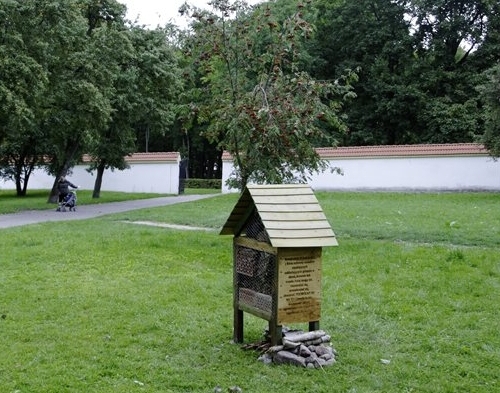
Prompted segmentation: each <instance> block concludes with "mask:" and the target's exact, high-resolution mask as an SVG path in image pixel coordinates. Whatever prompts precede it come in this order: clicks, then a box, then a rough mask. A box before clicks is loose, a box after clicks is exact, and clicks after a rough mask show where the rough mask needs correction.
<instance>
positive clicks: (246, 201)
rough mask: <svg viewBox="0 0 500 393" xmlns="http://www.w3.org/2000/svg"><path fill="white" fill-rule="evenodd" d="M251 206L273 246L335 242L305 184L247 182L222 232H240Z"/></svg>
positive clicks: (237, 234) (317, 245)
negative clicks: (257, 183)
mask: <svg viewBox="0 0 500 393" xmlns="http://www.w3.org/2000/svg"><path fill="white" fill-rule="evenodd" d="M254 210H256V211H257V213H258V215H259V217H260V218H261V220H262V223H263V225H264V228H265V230H266V232H267V235H268V237H269V240H270V243H271V245H272V246H273V247H323V246H336V245H338V243H337V240H336V238H335V234H334V233H333V230H332V228H331V227H330V224H329V223H328V220H327V219H326V216H325V214H324V213H323V210H322V209H321V206H320V205H319V203H318V200H317V199H316V196H315V195H314V192H313V190H312V189H311V187H309V186H308V185H307V184H273V185H248V186H247V187H246V188H245V190H244V191H243V193H242V194H241V197H240V199H239V200H238V202H237V203H236V205H235V207H234V208H233V211H232V212H231V214H230V216H229V218H228V219H227V221H226V223H225V224H224V226H223V228H222V230H221V232H220V234H221V235H236V236H239V235H240V232H241V231H242V229H243V228H244V226H245V224H246V222H247V220H248V219H249V217H250V216H251V215H252V213H253V212H254Z"/></svg>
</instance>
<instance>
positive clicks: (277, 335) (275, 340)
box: [269, 319, 283, 346]
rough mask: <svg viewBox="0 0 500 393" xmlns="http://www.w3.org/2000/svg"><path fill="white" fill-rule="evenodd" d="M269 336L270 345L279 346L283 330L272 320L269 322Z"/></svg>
mask: <svg viewBox="0 0 500 393" xmlns="http://www.w3.org/2000/svg"><path fill="white" fill-rule="evenodd" d="M269 334H270V336H271V345H273V346H274V345H281V341H282V338H283V329H282V327H281V325H277V324H276V322H275V321H273V320H272V319H271V320H270V321H269Z"/></svg>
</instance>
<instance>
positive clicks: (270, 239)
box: [220, 184, 338, 345]
mask: <svg viewBox="0 0 500 393" xmlns="http://www.w3.org/2000/svg"><path fill="white" fill-rule="evenodd" d="M220 234H221V235H233V236H234V238H233V260H234V266H233V283H234V294H233V297H234V301H233V307H234V333H233V335H234V337H233V338H234V341H235V342H237V343H241V342H243V313H244V312H247V313H250V314H252V315H255V316H257V317H260V318H263V319H265V320H267V321H268V322H269V335H270V341H271V344H272V345H277V344H279V343H281V338H282V326H283V325H285V324H290V323H303V322H306V323H309V330H310V331H312V330H318V329H319V320H320V316H321V254H322V247H323V246H337V245H338V243H337V240H336V238H335V234H334V233H333V230H332V228H331V227H330V224H329V223H328V221H327V219H326V217H325V214H324V213H323V210H322V209H321V207H320V205H319V203H318V200H317V199H316V196H315V195H314V192H313V190H312V189H311V188H310V187H309V186H308V185H306V184H280V185H248V186H247V187H246V188H245V190H244V191H243V193H242V194H241V196H240V198H239V200H238V202H237V203H236V205H235V207H234V208H233V211H232V212H231V214H230V216H229V218H228V219H227V222H226V223H225V224H224V226H223V228H222V230H221V232H220Z"/></svg>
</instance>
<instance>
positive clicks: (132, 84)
mask: <svg viewBox="0 0 500 393" xmlns="http://www.w3.org/2000/svg"><path fill="white" fill-rule="evenodd" d="M169 31H170V29H169V28H156V29H154V30H148V29H144V28H142V27H140V26H132V27H130V28H129V29H128V30H126V31H125V30H123V29H120V30H117V29H116V28H111V27H103V28H101V29H99V31H96V33H95V34H102V35H104V36H105V37H107V40H108V44H107V45H105V46H104V45H103V41H104V40H105V38H104V37H103V38H100V39H99V40H98V41H99V45H100V47H101V50H103V51H104V52H102V55H101V56H100V57H105V58H106V60H105V62H106V66H105V69H106V70H107V72H109V77H108V82H109V83H110V96H109V100H110V104H111V107H112V114H111V118H110V121H109V122H108V123H107V126H106V127H104V128H102V129H100V130H99V132H98V133H97V135H96V136H95V137H94V138H92V140H91V142H90V145H89V154H90V156H91V158H92V161H93V163H92V165H91V167H90V170H96V180H95V185H94V191H93V197H94V198H98V197H99V196H100V189H101V184H102V179H103V174H104V170H105V169H111V170H115V169H117V170H124V169H126V168H127V167H128V165H127V163H126V161H125V157H126V156H128V155H130V154H132V153H133V152H135V151H137V148H138V146H137V145H136V139H137V135H136V131H137V130H139V131H141V130H144V129H147V132H148V133H150V132H153V133H155V134H156V135H165V131H166V129H167V127H168V126H169V125H170V124H171V123H172V122H173V119H174V109H173V107H174V102H175V97H176V94H177V93H178V92H179V91H180V89H181V84H180V78H179V76H178V71H177V70H178V66H177V64H176V57H175V53H174V51H173V50H172V48H171V47H170V45H169V42H168V32H169ZM146 140H148V138H146ZM147 150H148V149H147V142H146V151H147Z"/></svg>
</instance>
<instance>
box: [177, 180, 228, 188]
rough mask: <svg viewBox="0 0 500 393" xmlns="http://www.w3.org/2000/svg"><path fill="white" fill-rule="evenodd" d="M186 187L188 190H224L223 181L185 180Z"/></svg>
mask: <svg viewBox="0 0 500 393" xmlns="http://www.w3.org/2000/svg"><path fill="white" fill-rule="evenodd" d="M184 185H185V186H186V188H194V189H197V188H211V189H215V190H220V189H221V188H222V180H221V179H185V180H184Z"/></svg>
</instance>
